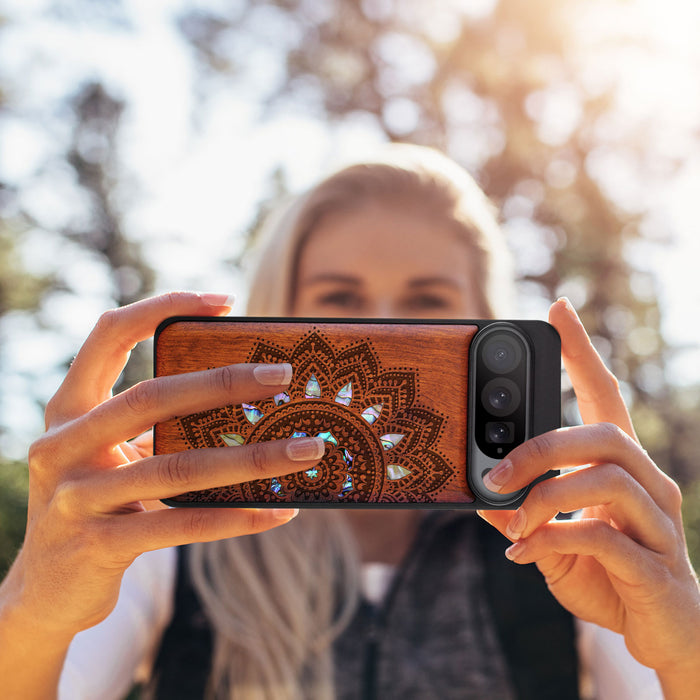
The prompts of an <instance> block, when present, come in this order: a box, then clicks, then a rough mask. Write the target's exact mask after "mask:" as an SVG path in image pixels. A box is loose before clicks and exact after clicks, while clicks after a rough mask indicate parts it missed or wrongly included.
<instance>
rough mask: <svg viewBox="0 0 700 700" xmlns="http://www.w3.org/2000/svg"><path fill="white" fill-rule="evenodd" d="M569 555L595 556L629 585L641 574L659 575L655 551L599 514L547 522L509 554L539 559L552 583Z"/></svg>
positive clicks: (521, 558) (527, 559)
mask: <svg viewBox="0 0 700 700" xmlns="http://www.w3.org/2000/svg"><path fill="white" fill-rule="evenodd" d="M555 555H560V556H559V557H557V556H555ZM566 555H582V556H590V557H593V558H594V559H595V560H596V561H598V562H599V563H600V565H601V566H603V568H605V569H606V571H608V572H609V573H610V574H612V575H613V576H615V577H616V578H617V579H619V580H620V581H622V582H623V583H626V584H628V585H636V584H637V583H638V582H639V580H640V579H641V578H647V577H649V576H653V575H655V573H657V569H658V564H656V558H655V557H656V555H655V554H652V553H651V552H649V551H648V550H646V549H644V548H643V547H642V546H640V545H639V544H637V543H636V542H635V541H634V540H632V539H631V538H629V537H628V536H627V535H626V534H625V533H623V532H620V531H619V530H617V529H616V528H614V527H612V526H611V525H609V524H607V523H604V522H603V521H602V520H598V519H596V518H591V519H588V518H585V519H582V520H566V521H554V522H550V523H547V525H545V526H543V527H541V528H539V529H538V530H536V531H535V532H534V533H533V534H532V535H531V536H530V537H528V538H527V539H522V540H518V542H516V543H515V544H514V545H511V546H510V547H509V548H508V550H507V556H508V558H509V559H511V560H512V561H514V562H516V563H518V564H530V563H533V562H534V563H537V565H538V567H539V568H540V570H541V571H542V573H543V574H544V576H545V578H547V579H548V580H547V582H548V583H549V584H550V585H551V584H553V583H556V581H552V580H550V578H551V576H550V575H549V574H550V573H552V572H553V571H554V570H555V569H559V568H560V567H559V564H558V562H559V561H560V557H561V556H566ZM550 569H551V571H550Z"/></svg>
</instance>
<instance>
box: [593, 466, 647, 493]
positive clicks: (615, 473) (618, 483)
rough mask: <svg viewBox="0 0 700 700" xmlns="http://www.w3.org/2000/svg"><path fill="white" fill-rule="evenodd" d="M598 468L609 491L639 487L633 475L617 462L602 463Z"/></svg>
mask: <svg viewBox="0 0 700 700" xmlns="http://www.w3.org/2000/svg"><path fill="white" fill-rule="evenodd" d="M598 469H599V470H600V471H601V472H603V480H604V481H605V483H606V485H607V488H608V490H609V491H610V492H611V493H613V492H622V491H628V490H631V489H632V488H639V484H638V483H637V481H636V480H635V479H634V477H633V476H632V475H631V474H630V473H629V472H628V471H627V470H626V469H624V468H623V467H621V466H620V465H619V464H603V465H600V466H599V467H598Z"/></svg>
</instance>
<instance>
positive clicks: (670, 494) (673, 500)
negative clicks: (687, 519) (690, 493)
mask: <svg viewBox="0 0 700 700" xmlns="http://www.w3.org/2000/svg"><path fill="white" fill-rule="evenodd" d="M666 492H667V495H666V499H667V500H668V503H669V505H670V507H671V509H672V511H673V512H675V513H680V512H681V506H682V505H683V492H682V491H681V487H680V486H679V485H678V484H677V483H676V482H675V481H674V480H673V479H671V477H670V476H666Z"/></svg>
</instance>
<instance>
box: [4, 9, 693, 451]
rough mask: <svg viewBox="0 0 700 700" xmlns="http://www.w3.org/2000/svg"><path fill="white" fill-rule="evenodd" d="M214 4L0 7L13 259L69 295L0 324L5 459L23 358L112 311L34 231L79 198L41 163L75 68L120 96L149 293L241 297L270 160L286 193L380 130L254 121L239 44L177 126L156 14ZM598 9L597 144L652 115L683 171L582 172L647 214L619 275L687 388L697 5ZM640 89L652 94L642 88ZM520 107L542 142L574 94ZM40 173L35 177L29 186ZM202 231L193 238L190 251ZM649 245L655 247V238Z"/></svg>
mask: <svg viewBox="0 0 700 700" xmlns="http://www.w3.org/2000/svg"><path fill="white" fill-rule="evenodd" d="M216 2H219V4H222V3H223V0H220V1H219V0H208V1H205V0H203V1H202V2H199V3H197V2H184V0H149V1H148V2H143V1H139V0H127V1H125V2H124V5H125V6H126V8H127V14H128V16H129V17H130V18H131V21H132V23H133V27H134V31H114V29H113V28H111V27H110V26H109V25H108V24H107V23H104V24H102V25H100V24H99V23H91V24H89V25H88V24H85V23H81V22H79V21H78V22H75V23H73V24H70V23H60V22H56V21H55V20H51V19H46V18H44V17H43V16H42V11H43V9H44V7H45V5H46V4H47V3H46V0H24V1H22V2H19V0H18V1H16V2H9V3H8V2H5V3H3V2H2V1H1V0H0V15H2V14H6V15H9V16H11V17H12V18H13V22H12V26H11V27H10V28H9V29H7V30H5V31H3V32H1V33H0V75H2V78H3V84H7V83H8V81H9V83H10V84H13V85H14V90H13V93H12V95H11V97H12V104H13V113H12V114H10V115H8V116H6V117H5V118H4V119H3V121H2V122H0V177H1V178H4V179H6V180H8V181H11V182H15V183H18V184H20V185H21V184H22V183H23V182H28V181H30V180H32V181H33V182H34V184H33V185H32V187H27V188H25V191H24V194H23V198H24V201H23V204H24V205H25V206H27V208H28V209H29V210H30V211H32V213H34V214H35V216H36V217H37V219H38V221H39V223H40V224H42V222H43V223H44V224H45V225H44V227H43V229H42V226H41V225H40V226H38V227H37V229H36V230H35V231H34V232H31V233H30V235H29V236H28V238H27V245H25V247H24V248H23V250H24V259H25V260H24V262H25V264H26V266H27V268H28V269H29V270H33V271H36V272H39V273H41V272H46V271H50V270H53V269H55V266H56V264H57V262H56V261H57V260H62V261H64V262H63V265H64V269H63V274H65V275H67V276H68V277H69V279H70V280H71V283H72V284H73V285H74V286H75V288H76V289H78V290H79V291H80V292H81V299H80V302H79V303H78V302H77V301H76V299H75V297H73V296H71V295H63V296H61V295H55V296H54V297H53V298H52V299H51V300H50V301H49V303H48V305H47V307H46V308H44V309H43V310H42V313H43V314H44V317H45V318H51V319H54V320H55V319H57V318H58V319H60V324H59V325H60V330H59V331H56V332H55V333H53V334H51V332H50V331H45V332H44V333H43V334H42V335H41V336H37V335H33V334H32V333H33V330H35V329H34V328H33V326H32V322H31V321H30V320H29V319H27V318H25V317H22V316H17V317H14V318H10V319H8V320H7V321H6V323H5V328H4V343H3V345H4V347H3V351H2V352H3V366H4V368H5V372H6V373H7V378H6V387H7V392H6V393H8V394H11V395H12V396H13V397H14V398H13V403H12V406H9V405H8V403H7V401H5V403H4V406H3V404H2V402H0V411H2V413H3V416H2V420H3V421H4V422H5V424H6V425H7V424H9V425H10V426H11V427H12V426H13V420H14V421H15V422H16V425H15V426H14V428H15V433H16V435H17V436H18V437H17V438H16V439H15V440H14V441H13V442H12V444H11V445H8V444H6V445H5V446H4V447H5V449H6V450H8V451H9V452H10V453H17V454H19V453H20V452H21V451H22V449H23V445H24V443H25V441H26V439H27V435H29V434H31V432H32V431H34V430H36V427H35V426H36V425H38V423H39V417H37V415H36V408H35V407H33V408H32V407H31V406H30V403H31V401H30V399H29V398H28V392H27V390H26V386H27V382H28V381H30V380H31V381H34V382H35V383H36V375H32V372H33V368H36V367H37V366H38V365H40V364H44V365H48V364H50V363H47V359H51V357H52V356H55V357H56V358H60V357H65V356H70V354H71V353H73V352H74V351H75V349H76V348H77V347H78V346H79V344H80V342H81V340H82V339H83V338H84V337H85V335H86V334H87V333H88V332H89V330H90V328H91V327H92V324H93V322H94V319H96V318H97V316H98V315H99V313H100V312H101V311H102V310H104V309H105V308H109V306H111V305H112V303H111V301H112V299H111V294H112V291H111V289H110V287H109V285H108V284H107V283H106V281H105V279H104V274H103V272H102V270H101V267H100V265H99V263H98V262H97V261H95V260H91V259H89V258H84V257H83V258H77V257H76V256H77V255H78V254H79V251H76V250H72V249H70V248H67V247H66V246H65V244H62V243H58V242H56V241H55V240H54V239H53V238H52V237H51V236H47V235H46V231H48V230H50V229H51V228H52V227H55V226H56V224H59V225H60V223H61V222H66V221H68V220H70V219H71V217H74V216H75V215H76V212H77V211H80V209H81V207H82V206H84V202H80V201H76V195H75V190H74V188H73V187H72V183H71V181H70V177H69V174H67V173H66V172H61V171H60V169H59V170H56V169H54V170H52V169H51V167H49V168H48V169H47V166H46V162H47V155H50V154H51V153H52V151H53V150H55V149H56V148H57V144H60V142H61V139H62V138H64V137H65V136H66V134H65V132H64V131H62V129H65V127H64V126H63V125H62V121H61V118H60V111H57V107H56V105H57V104H58V103H59V102H60V99H61V97H62V96H64V95H65V94H66V93H68V92H70V91H71V90H72V89H74V88H75V86H77V85H78V84H80V82H81V81H82V80H84V79H85V78H89V77H91V76H99V77H100V79H102V80H104V81H105V82H107V83H108V84H109V85H110V86H111V87H112V89H114V90H115V91H116V92H117V93H118V94H123V95H124V96H125V97H127V98H128V103H129V105H130V107H129V110H128V111H127V113H126V114H125V115H124V122H123V128H122V130H121V139H122V141H121V146H122V153H123V159H124V166H125V172H127V173H128V175H129V183H128V186H125V189H124V193H123V196H124V197H126V198H127V199H128V201H129V202H130V207H129V216H128V219H127V222H126V224H127V229H128V231H129V233H130V234H131V235H132V236H134V237H135V238H138V239H139V240H141V241H143V242H144V245H145V251H146V254H147V256H148V257H149V258H150V259H151V260H152V261H153V262H154V264H155V266H156V267H158V268H159V269H160V275H159V279H158V288H159V290H167V289H173V288H189V289H205V288H206V289H207V290H210V291H225V292H227V293H231V292H232V293H235V294H237V295H238V297H239V298H240V300H241V304H240V307H239V308H242V306H243V303H244V299H245V284H244V280H242V279H240V278H238V277H235V276H232V274H231V270H230V266H228V265H227V264H226V263H225V261H226V260H227V259H229V258H230V257H232V256H233V255H235V254H236V252H237V250H238V245H239V239H237V237H236V233H237V232H240V231H242V230H243V229H245V227H246V225H247V224H248V223H249V222H250V221H251V219H252V216H253V213H254V211H255V208H256V207H257V205H258V204H259V203H260V202H261V201H262V200H263V199H264V198H265V195H266V189H265V188H266V186H267V177H268V175H269V173H270V172H271V171H272V170H273V169H274V168H275V167H277V166H280V165H281V166H282V167H283V168H284V170H285V173H286V176H287V180H288V184H289V185H290V186H291V187H292V188H293V189H297V190H298V189H302V188H304V187H306V186H308V185H310V184H311V183H312V182H313V181H315V180H316V179H317V178H318V176H319V174H322V173H325V172H327V171H329V170H331V169H332V168H334V167H336V166H338V165H340V164H342V163H345V162H348V161H350V160H353V159H359V158H361V157H362V155H363V154H364V153H367V154H369V153H371V151H372V150H373V148H375V147H376V146H377V145H378V144H379V143H381V142H382V140H383V137H382V134H380V133H379V131H378V130H377V128H376V127H375V126H374V125H373V124H371V123H370V122H369V121H368V120H367V119H363V118H359V117H358V118H357V119H356V120H348V121H346V122H344V123H343V124H341V125H336V126H332V127H329V126H327V125H325V124H322V123H321V122H319V121H318V120H317V119H315V118H314V117H313V115H311V114H308V113H306V112H305V111H304V110H303V109H299V110H296V111H295V110H289V111H286V112H285V113H284V114H277V115H276V116H275V117H274V118H272V119H266V120H264V119H263V118H262V116H261V107H260V100H261V99H262V98H263V97H264V96H265V94H266V89H267V88H268V86H270V85H274V84H276V81H279V80H280V76H281V74H280V68H279V66H278V65H276V64H275V62H274V60H271V59H270V56H269V53H264V52H260V53H259V54H258V53H256V48H255V46H251V48H250V56H249V60H250V61H256V62H257V63H256V72H255V81H254V82H253V81H248V82H247V83H245V82H244V83H242V84H240V85H239V86H238V88H237V90H236V91H235V92H234V91H232V90H221V91H220V92H217V93H216V94H213V95H210V96H209V97H208V98H207V99H209V100H210V101H211V102H210V104H209V105H208V106H207V107H208V108H207V109H206V110H202V112H201V121H200V122H199V123H197V125H196V128H194V124H195V122H194V121H193V115H195V114H196V113H197V110H196V107H197V104H196V103H194V102H193V100H195V99H196V94H197V91H196V90H193V89H192V88H193V86H196V81H197V80H198V79H199V77H198V74H197V73H196V72H195V70H194V67H193V62H192V60H191V56H190V54H189V53H188V49H187V47H186V46H185V44H184V42H183V41H182V40H181V39H180V38H179V36H178V33H177V30H176V28H175V26H174V24H173V22H172V18H173V17H174V16H175V15H176V14H177V12H178V11H179V10H181V9H182V8H183V7H186V8H190V9H191V8H192V7H196V6H197V5H198V4H200V5H205V6H211V5H212V4H216ZM452 2H453V3H454V4H457V5H460V6H462V7H463V9H465V10H467V11H469V12H470V13H471V14H472V15H473V16H475V17H478V16H479V15H480V14H484V13H488V12H489V11H490V9H491V7H492V6H493V2H492V1H491V0H452ZM611 6H612V4H611V3H606V2H603V1H602V0H601V1H600V2H596V1H595V0H592V1H591V2H590V3H588V9H587V11H585V12H584V13H583V14H582V16H581V18H580V23H581V24H580V26H581V32H582V35H583V36H584V37H585V36H590V37H591V39H590V41H591V42H594V43H595V45H594V46H592V47H590V48H591V49H592V51H591V52H590V54H589V56H588V58H587V59H586V60H587V61H588V63H587V64H586V65H587V68H586V70H588V71H589V74H588V75H589V80H590V81H591V84H592V85H594V84H595V82H596V81H605V80H606V79H617V80H619V84H620V86H621V87H620V89H619V90H618V93H617V99H618V102H619V104H618V107H619V109H618V114H619V122H618V123H615V122H613V123H610V124H609V125H608V128H609V131H610V133H609V137H610V138H611V139H614V137H615V134H616V130H624V129H626V128H628V125H629V123H634V122H635V121H637V122H639V123H643V122H644V120H648V119H654V120H656V121H658V122H659V124H661V125H662V128H660V129H659V130H658V131H657V133H656V135H655V142H654V144H653V148H652V149H651V152H652V153H653V152H654V149H657V150H658V152H659V153H662V154H663V155H664V156H679V157H681V158H682V159H683V165H682V167H681V168H680V170H678V171H677V172H674V173H668V172H665V171H664V170H663V169H660V171H659V172H658V173H657V175H656V177H655V179H654V182H653V183H649V182H643V183H640V182H639V178H638V177H636V176H635V173H633V172H627V171H626V170H625V168H627V167H629V166H628V165H627V164H625V163H621V162H612V161H610V159H608V160H606V159H605V158H603V157H601V158H600V159H599V161H600V162H598V163H596V162H594V160H593V158H594V155H595V154H593V156H592V157H591V159H592V160H591V162H592V165H591V167H598V168H599V170H600V173H601V178H602V179H603V180H604V181H605V182H607V186H608V187H609V188H610V190H611V191H614V192H615V193H616V198H617V199H619V201H621V202H623V203H625V202H626V203H628V204H629V206H630V208H632V209H633V208H634V207H636V206H639V205H640V202H641V203H642V204H643V205H644V206H645V207H649V208H650V209H651V210H652V215H651V216H650V217H649V223H648V227H649V236H648V240H647V241H646V242H644V243H641V244H639V245H638V246H636V247H632V248H630V250H629V251H628V254H629V256H630V259H632V260H633V262H634V263H635V266H636V267H638V268H640V269H648V270H649V271H650V272H651V273H652V274H653V275H654V277H655V278H656V279H657V281H658V290H659V294H660V299H661V302H662V308H663V314H664V315H663V331H664V334H665V336H666V337H667V339H668V340H669V341H670V342H672V343H674V344H677V345H681V346H689V347H693V348H695V350H694V351H693V352H686V353H685V354H684V355H683V356H682V361H679V362H678V363H676V364H674V365H673V366H672V367H670V368H669V378H670V379H671V380H673V381H676V382H684V381H700V349H699V348H700V330H698V328H699V326H698V324H697V322H696V321H695V319H696V318H697V309H698V307H699V306H700V282H699V281H698V271H697V267H698V261H700V236H699V235H698V220H697V219H698V217H697V206H696V202H697V200H698V194H699V193H700V139H698V138H697V135H698V133H700V90H698V75H700V48H699V46H698V42H697V36H699V35H700V4H698V3H694V2H686V1H685V0H663V1H662V0H632V1H631V2H629V3H627V4H626V5H625V6H623V7H620V9H619V11H618V10H614V11H613V9H611ZM601 18H604V20H605V22H604V24H601V21H602V19H601ZM620 27H624V28H625V31H629V33H630V35H637V36H640V35H642V36H645V37H647V38H648V41H649V42H650V44H651V46H652V48H653V50H652V51H650V52H646V53H644V52H639V51H638V50H635V49H634V48H632V47H631V48H630V49H629V51H626V52H622V53H620V52H619V51H616V53H615V54H614V56H613V55H610V53H608V52H606V44H605V37H606V33H607V32H612V31H616V32H619V31H620ZM591 55H592V56H594V57H595V58H594V60H592V59H591V58H590V56H591ZM659 75H662V76H663V79H662V80H658V76H659ZM668 76H673V79H670V80H669V79H668ZM650 84H659V85H660V86H661V87H660V89H657V90H655V91H654V92H653V93H652V92H650V90H649V85H650ZM533 109H541V110H544V111H542V124H543V126H542V129H543V133H544V134H545V136H546V137H547V138H551V139H556V138H558V137H560V135H561V134H562V133H565V132H566V129H567V128H568V127H567V125H568V124H575V120H576V106H575V102H574V101H572V100H571V99H570V96H567V95H566V94H565V93H562V94H555V95H552V96H550V97H549V98H548V100H547V101H546V104H545V105H544V107H542V106H538V105H533ZM37 116H39V117H40V119H38V120H37V119H36V117H37ZM558 134H559V136H558ZM300 152H303V153H304V157H303V158H300V157H299V153H300ZM42 168H44V169H46V177H44V178H41V177H40V178H36V177H35V175H36V173H37V171H40V170H41V169H42ZM563 176H565V173H564V174H563ZM606 178H607V179H606ZM204 236H206V239H207V241H208V243H207V246H202V245H201V241H202V238H203V237H204ZM665 240H670V241H671V244H670V245H667V244H663V243H662V241H665ZM163 261H167V265H163ZM78 263H79V264H78ZM544 312H545V309H544V304H543V302H542V301H536V303H534V304H531V305H530V306H529V307H528V308H527V309H525V310H524V313H523V314H521V315H528V316H537V315H540V316H541V315H543V314H544ZM47 333H49V335H47ZM8 370H9V371H8ZM32 377H33V379H32ZM60 378H61V377H60V374H58V373H56V372H55V371H47V373H46V374H45V375H43V376H40V379H41V381H40V382H39V383H40V384H41V386H42V389H41V391H42V392H43V394H44V396H43V398H48V397H49V396H50V395H51V394H52V393H53V391H54V390H55V388H56V387H57V386H58V383H59V382H60ZM23 395H24V396H25V399H24V403H25V405H24V407H22V399H21V397H22V396H23ZM17 402H19V403H17ZM21 408H24V410H19V409H21ZM30 414H31V415H33V416H34V420H33V422H32V421H30V422H29V423H22V424H19V422H18V421H19V420H20V419H19V418H16V417H15V416H20V415H30Z"/></svg>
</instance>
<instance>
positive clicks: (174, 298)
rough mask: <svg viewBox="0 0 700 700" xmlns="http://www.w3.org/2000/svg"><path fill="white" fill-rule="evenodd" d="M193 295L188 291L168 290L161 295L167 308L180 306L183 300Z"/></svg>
mask: <svg viewBox="0 0 700 700" xmlns="http://www.w3.org/2000/svg"><path fill="white" fill-rule="evenodd" d="M191 296H192V295H191V294H190V293H188V292H166V293H165V294H163V295H161V299H162V303H163V305H164V306H165V307H167V309H170V308H171V307H176V308H179V307H180V306H182V302H183V301H186V300H187V299H189V298H190V297H191Z"/></svg>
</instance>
